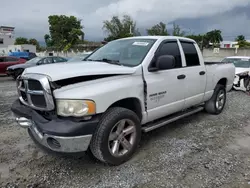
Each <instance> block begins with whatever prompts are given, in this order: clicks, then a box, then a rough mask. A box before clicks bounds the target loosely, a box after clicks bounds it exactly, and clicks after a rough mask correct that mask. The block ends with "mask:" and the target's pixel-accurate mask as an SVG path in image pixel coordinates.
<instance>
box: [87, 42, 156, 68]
mask: <svg viewBox="0 0 250 188" xmlns="http://www.w3.org/2000/svg"><path fill="white" fill-rule="evenodd" d="M155 41H156V40H155V39H123V40H115V41H112V42H109V43H107V44H106V45H104V46H103V47H101V48H99V49H98V50H96V51H95V52H94V53H93V54H91V55H90V56H89V57H88V59H87V60H90V61H105V62H111V61H114V62H119V64H120V65H124V66H130V67H133V66H137V65H139V64H140V63H141V62H142V61H143V59H144V57H145V56H146V55H147V53H148V51H149V50H150V48H151V47H152V46H153V44H154V43H155ZM107 60H108V61H107Z"/></svg>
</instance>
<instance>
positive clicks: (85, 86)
mask: <svg viewBox="0 0 250 188" xmlns="http://www.w3.org/2000/svg"><path fill="white" fill-rule="evenodd" d="M54 96H55V98H56V99H89V100H93V101H95V103H96V112H97V113H103V112H105V111H106V110H107V109H108V107H109V106H110V105H112V104H113V103H115V102H117V101H119V100H122V99H126V98H138V99H139V100H140V103H141V107H142V109H144V102H143V99H144V92H143V80H142V77H141V75H125V76H124V75H122V76H113V77H108V78H103V79H100V80H93V81H88V82H81V83H77V84H72V85H68V86H65V87H62V88H60V89H56V90H55V91H54Z"/></svg>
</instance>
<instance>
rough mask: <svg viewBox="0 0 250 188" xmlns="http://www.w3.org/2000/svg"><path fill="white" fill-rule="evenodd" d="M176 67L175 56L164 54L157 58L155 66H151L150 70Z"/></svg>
mask: <svg viewBox="0 0 250 188" xmlns="http://www.w3.org/2000/svg"><path fill="white" fill-rule="evenodd" d="M174 67H175V58H174V56H172V55H162V56H159V57H158V58H157V59H156V62H155V67H150V68H149V72H156V71H158V70H167V69H172V68H174Z"/></svg>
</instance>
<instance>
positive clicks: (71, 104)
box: [56, 99, 96, 117]
mask: <svg viewBox="0 0 250 188" xmlns="http://www.w3.org/2000/svg"><path fill="white" fill-rule="evenodd" d="M56 104H57V105H56V106H57V115H59V116H64V117H69V116H73V117H83V116H88V115H93V114H95V113H96V106H95V102H94V101H91V100H67V99H58V100H56Z"/></svg>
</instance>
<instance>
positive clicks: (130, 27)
mask: <svg viewBox="0 0 250 188" xmlns="http://www.w3.org/2000/svg"><path fill="white" fill-rule="evenodd" d="M129 34H130V35H133V33H132V25H130V26H129Z"/></svg>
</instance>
